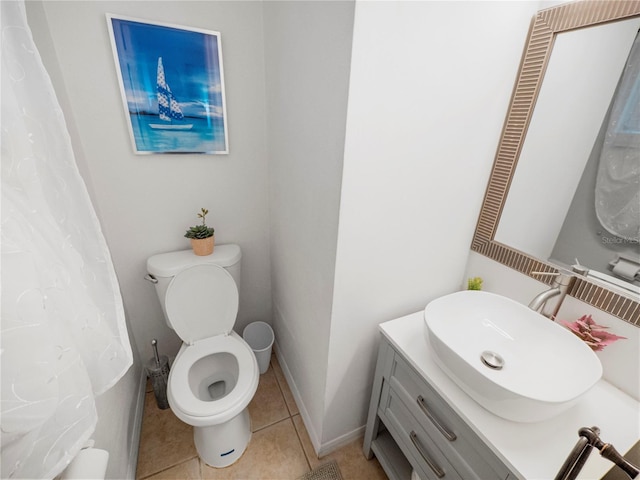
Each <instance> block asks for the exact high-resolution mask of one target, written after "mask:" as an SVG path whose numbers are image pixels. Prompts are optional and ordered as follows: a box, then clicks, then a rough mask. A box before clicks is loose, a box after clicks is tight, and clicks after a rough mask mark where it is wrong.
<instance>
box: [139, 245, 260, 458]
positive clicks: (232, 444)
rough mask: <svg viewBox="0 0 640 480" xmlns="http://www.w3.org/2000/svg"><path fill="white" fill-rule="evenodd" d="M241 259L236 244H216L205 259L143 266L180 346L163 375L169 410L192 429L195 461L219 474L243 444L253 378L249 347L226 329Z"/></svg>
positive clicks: (170, 259) (187, 253) (184, 254)
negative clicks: (166, 384) (165, 373)
mask: <svg viewBox="0 0 640 480" xmlns="http://www.w3.org/2000/svg"><path fill="white" fill-rule="evenodd" d="M240 258H241V252H240V247H239V246H238V245H216V247H215V251H214V252H213V254H211V255H208V256H203V257H200V256H196V255H194V254H193V252H192V251H191V250H182V251H178V252H169V253H163V254H160V255H154V256H153V257H150V258H149V259H148V260H147V271H148V272H149V276H148V278H150V279H151V280H152V281H153V282H154V283H155V286H156V292H157V294H158V298H159V299H160V304H161V305H162V310H163V312H164V314H165V319H166V321H167V324H168V325H169V327H171V328H172V329H173V330H175V332H176V333H177V334H178V335H179V336H180V338H181V339H182V341H183V343H182V347H181V348H180V351H179V352H178V355H177V356H176V359H175V360H174V362H173V364H172V366H171V370H170V373H169V384H168V388H167V396H168V398H169V406H170V407H171V410H172V411H173V413H174V414H175V415H176V416H177V417H178V418H179V419H180V420H182V421H183V422H185V423H187V424H189V425H193V436H194V440H195V445H196V449H197V450H198V455H200V458H202V460H203V461H204V462H206V463H207V464H208V465H211V466H212V467H218V468H221V467H226V466H228V465H231V464H232V463H233V462H235V461H236V460H237V459H238V458H240V456H241V455H242V453H243V452H244V450H245V449H246V447H247V444H248V443H249V440H250V438H251V421H250V418H249V412H248V411H247V406H248V405H249V402H250V401H251V399H252V398H253V395H254V394H255V392H256V389H257V388H258V379H259V376H260V375H259V370H258V363H257V361H256V357H255V355H254V353H253V351H252V350H251V347H249V345H248V344H247V343H246V342H245V341H244V340H243V339H242V337H240V336H239V335H238V334H237V333H235V332H234V331H233V325H234V323H235V321H236V315H237V313H238V287H237V286H239V285H240Z"/></svg>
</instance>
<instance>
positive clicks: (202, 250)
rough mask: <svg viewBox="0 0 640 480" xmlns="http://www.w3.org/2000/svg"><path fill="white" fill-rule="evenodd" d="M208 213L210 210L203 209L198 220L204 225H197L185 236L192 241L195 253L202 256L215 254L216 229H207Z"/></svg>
mask: <svg viewBox="0 0 640 480" xmlns="http://www.w3.org/2000/svg"><path fill="white" fill-rule="evenodd" d="M207 213H209V210H207V209H206V208H201V209H200V213H198V218H201V219H202V225H195V226H193V227H191V228H190V229H189V230H187V232H186V233H185V234H184V236H185V237H187V238H189V239H191V248H193V253H195V254H196V255H200V256H204V255H211V254H212V253H213V246H214V236H213V232H214V229H213V228H211V227H207V224H206V223H205V217H206V216H207Z"/></svg>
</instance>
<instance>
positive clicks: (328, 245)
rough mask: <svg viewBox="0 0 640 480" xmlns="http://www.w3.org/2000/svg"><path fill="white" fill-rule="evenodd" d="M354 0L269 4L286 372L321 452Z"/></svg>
mask: <svg viewBox="0 0 640 480" xmlns="http://www.w3.org/2000/svg"><path fill="white" fill-rule="evenodd" d="M353 11H354V2H353V1H335V2H308V1H305V2H266V3H265V15H264V19H265V22H264V24H265V61H266V72H267V105H268V118H269V121H268V139H269V183H270V195H269V202H270V237H271V269H272V270H271V277H272V285H273V307H274V329H275V334H276V342H277V348H278V353H279V355H280V358H281V363H282V365H283V368H284V369H285V372H286V373H287V375H288V379H289V382H290V383H291V386H292V389H293V391H294V394H295V395H296V398H297V400H298V404H299V406H300V411H301V414H302V416H303V419H304V421H305V424H306V426H307V430H308V431H309V434H310V436H311V438H312V440H313V441H314V444H316V445H317V444H318V438H319V434H320V431H321V430H320V429H321V425H322V418H323V413H324V407H323V399H324V392H325V379H326V376H327V357H328V354H329V351H328V345H329V343H328V342H329V326H330V317H331V302H332V293H333V278H334V269H335V251H336V241H337V230H338V209H339V202H340V182H341V180H340V179H341V176H342V157H343V149H344V135H345V121H346V108H347V92H348V82H349V61H350V56H351V36H352V31H353Z"/></svg>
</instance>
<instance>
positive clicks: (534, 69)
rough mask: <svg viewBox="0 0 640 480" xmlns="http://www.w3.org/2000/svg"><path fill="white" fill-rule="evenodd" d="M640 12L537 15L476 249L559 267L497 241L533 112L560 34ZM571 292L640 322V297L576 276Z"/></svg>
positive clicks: (636, 4) (565, 10) (624, 4)
mask: <svg viewBox="0 0 640 480" xmlns="http://www.w3.org/2000/svg"><path fill="white" fill-rule="evenodd" d="M638 16H640V1H639V0H633V1H627V0H610V1H594V0H582V1H577V2H574V3H567V4H563V5H560V6H557V7H553V8H549V9H545V10H541V11H539V12H538V13H537V14H536V16H535V17H534V19H533V21H532V24H531V28H530V30H529V35H528V38H527V43H526V45H525V50H524V54H523V57H522V61H521V64H520V69H519V71H518V76H517V79H516V84H515V88H514V91H513V94H512V97H511V103H510V105H509V109H508V111H507V118H506V121H505V125H504V128H503V131H502V135H501V138H500V142H499V145H498V150H497V153H496V158H495V161H494V164H493V168H492V171H491V177H490V179H489V184H488V186H487V190H486V193H485V197H484V200H483V204H482V209H481V212H480V216H479V219H478V223H477V225H476V230H475V234H474V238H473V242H472V245H471V250H472V251H475V252H478V253H480V254H482V255H485V256H487V257H489V258H491V259H492V260H495V261H497V262H499V263H502V264H503V265H506V266H508V267H510V268H512V269H515V270H517V271H519V272H521V273H523V274H525V275H528V276H530V277H532V278H535V279H537V280H539V281H541V282H543V283H546V284H551V282H552V281H553V277H552V276H550V275H536V274H533V273H532V272H547V273H555V272H557V271H558V266H556V265H554V264H553V263H551V262H549V261H546V260H543V259H540V258H536V257H534V256H532V255H530V254H527V253H524V252H522V251H520V250H518V249H516V248H513V247H512V246H509V245H507V244H504V243H500V242H498V241H496V239H495V235H496V231H497V230H498V225H499V222H500V217H501V214H502V211H503V209H504V205H505V202H506V199H507V194H508V192H509V188H510V186H511V181H512V179H513V175H514V173H515V170H516V166H517V164H518V159H519V157H520V153H521V151H522V146H523V144H524V141H525V138H526V135H527V130H528V127H529V124H530V122H531V118H532V116H533V112H534V107H535V104H536V100H537V98H538V94H539V92H540V89H541V86H542V83H543V80H544V76H545V72H546V68H547V65H548V63H549V58H550V56H551V53H552V51H553V47H554V42H555V40H556V37H557V35H558V34H559V33H563V32H568V31H571V30H576V29H582V28H585V27H592V26H597V25H600V24H605V23H609V22H615V21H618V20H624V19H629V18H633V17H638ZM568 295H570V296H572V297H574V298H576V299H578V300H580V301H583V302H585V303H588V304H590V305H592V306H594V307H596V308H598V309H600V310H602V311H604V312H607V313H609V314H611V315H614V316H616V317H618V318H620V319H622V320H625V321H627V322H629V323H631V324H633V325H636V326H638V327H640V302H638V301H637V300H635V299H633V298H632V296H631V295H625V294H622V293H617V292H616V291H614V290H612V289H610V288H608V287H606V286H604V284H603V283H599V282H593V281H591V280H590V279H589V278H587V277H584V276H581V275H576V281H575V282H574V283H573V286H572V287H571V289H570V291H569V292H568Z"/></svg>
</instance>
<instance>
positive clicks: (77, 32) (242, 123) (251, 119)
mask: <svg viewBox="0 0 640 480" xmlns="http://www.w3.org/2000/svg"><path fill="white" fill-rule="evenodd" d="M105 12H110V13H117V14H122V15H128V16H133V17H138V18H143V19H148V20H151V21H152V20H157V21H164V22H171V23H176V24H182V25H187V26H195V27H200V28H204V29H209V30H216V31H220V32H221V33H222V48H223V56H224V63H225V76H226V78H225V80H226V88H227V91H226V93H227V102H228V103H227V113H228V116H229V125H230V127H229V134H230V138H229V144H230V154H229V155H224V156H209V155H202V156H198V155H179V156H177V155H174V156H169V155H154V156H136V155H134V154H133V153H132V147H131V144H130V140H129V134H128V131H127V126H126V123H125V114H124V112H123V110H122V102H121V99H120V91H119V87H118V84H117V77H116V73H115V67H114V61H113V55H112V52H111V45H110V40H109V37H108V32H107V24H106V20H105V15H104V14H105ZM27 13H28V16H29V23H30V26H31V28H32V30H33V34H34V39H35V41H36V44H37V46H38V49H39V51H40V53H41V55H42V57H43V62H44V63H45V67H46V68H47V70H48V71H49V73H50V76H51V77H52V82H53V84H54V88H55V89H56V92H57V95H58V98H59V101H60V103H61V106H62V108H63V111H64V113H65V118H66V120H67V125H68V128H69V131H70V134H71V137H72V142H73V147H74V152H75V154H76V159H77V163H78V166H79V169H80V171H81V173H82V175H83V178H84V179H85V182H86V183H87V188H88V190H89V192H90V195H91V197H92V200H93V203H94V206H95V208H96V211H97V212H98V215H99V218H100V221H101V224H102V227H103V231H104V234H105V237H106V239H107V243H108V244H109V247H110V249H111V253H112V257H113V260H114V264H115V269H116V272H117V274H118V278H119V280H120V286H121V291H122V296H123V299H124V304H125V311H126V313H127V321H128V327H129V332H130V335H131V336H132V343H133V346H134V350H139V351H140V356H137V357H136V362H135V365H134V367H133V368H132V369H131V370H129V372H128V373H127V375H125V377H124V378H123V379H122V380H121V381H120V382H119V383H118V384H117V385H116V386H115V387H114V388H113V389H111V390H109V391H108V392H106V393H105V394H104V395H102V396H101V397H99V398H98V399H97V409H98V416H99V419H98V425H97V427H96V431H95V433H94V436H93V438H94V439H95V441H96V447H98V448H104V449H106V450H108V451H109V452H110V461H109V467H108V470H107V475H108V477H109V478H132V477H133V476H134V475H135V464H136V454H137V448H138V445H137V441H138V436H137V435H138V434H139V427H140V418H139V417H137V415H139V414H140V412H141V410H142V405H141V404H140V403H139V402H140V400H141V398H142V397H141V395H144V388H143V387H144V385H141V384H140V381H141V378H142V365H141V362H140V360H139V358H140V357H142V359H143V360H147V359H148V358H150V357H151V349H150V341H151V339H152V338H157V339H158V340H159V346H160V350H161V352H162V353H165V354H170V355H175V353H176V352H177V349H178V347H179V344H180V340H179V339H178V337H177V336H176V335H175V334H174V333H173V332H172V331H171V330H169V329H168V328H167V327H166V326H165V323H164V319H163V318H162V312H161V310H160V306H159V303H158V300H157V297H156V294H155V291H154V289H153V286H152V285H151V284H150V283H148V282H146V281H144V280H143V277H144V275H145V273H146V271H145V262H146V258H147V257H148V256H150V255H152V254H155V253H160V252H164V251H169V250H175V249H182V248H189V243H188V240H187V239H185V238H183V237H182V235H183V234H184V231H185V230H186V229H187V227H189V226H191V225H194V224H196V223H197V222H198V219H197V218H196V213H197V212H198V211H199V209H200V207H207V208H208V209H209V211H210V214H209V216H208V217H207V220H208V223H210V224H211V225H212V226H214V227H215V228H216V239H217V242H218V243H229V242H234V243H238V244H240V246H241V247H242V249H243V263H242V268H243V285H242V291H241V305H240V314H239V318H238V322H237V324H236V329H237V330H238V331H242V328H243V327H244V325H246V324H247V323H248V322H249V321H252V320H256V319H260V320H266V321H271V299H270V298H271V297H270V278H269V256H268V242H269V238H268V235H267V232H268V218H267V214H268V209H267V201H268V199H267V158H266V139H265V106H264V103H265V101H264V60H263V45H262V38H263V35H262V6H261V4H260V2H199V1H194V2H187V1H181V2H166V1H161V2H152V1H146V2H94V1H86V2H66V1H55V0H51V1H45V2H41V1H35V0H30V1H28V2H27ZM136 347H137V348H136ZM141 387H142V388H141Z"/></svg>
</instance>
